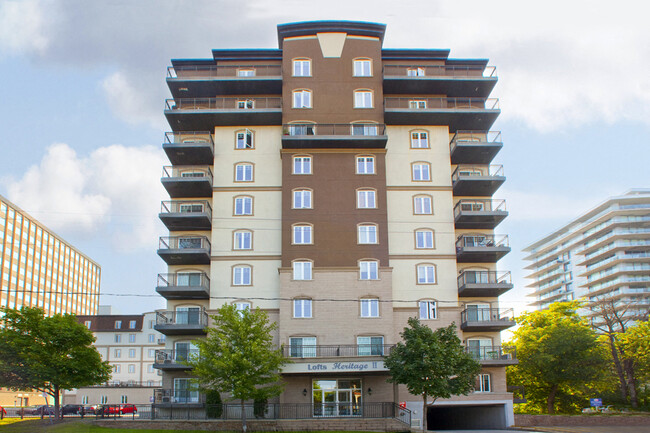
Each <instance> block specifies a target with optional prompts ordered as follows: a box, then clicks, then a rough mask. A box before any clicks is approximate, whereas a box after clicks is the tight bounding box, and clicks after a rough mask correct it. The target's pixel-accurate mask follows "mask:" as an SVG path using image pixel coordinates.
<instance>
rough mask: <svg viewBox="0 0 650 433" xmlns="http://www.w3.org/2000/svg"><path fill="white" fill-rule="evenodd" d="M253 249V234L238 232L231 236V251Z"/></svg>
mask: <svg viewBox="0 0 650 433" xmlns="http://www.w3.org/2000/svg"><path fill="white" fill-rule="evenodd" d="M251 249H253V232H250V231H248V230H239V231H236V232H235V233H234V236H233V250H251Z"/></svg>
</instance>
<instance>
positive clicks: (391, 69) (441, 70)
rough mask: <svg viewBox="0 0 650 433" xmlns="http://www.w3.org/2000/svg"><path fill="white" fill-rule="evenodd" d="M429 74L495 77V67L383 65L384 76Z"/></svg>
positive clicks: (429, 75)
mask: <svg viewBox="0 0 650 433" xmlns="http://www.w3.org/2000/svg"><path fill="white" fill-rule="evenodd" d="M431 76H436V77H438V76H447V77H478V78H480V77H482V78H496V77H497V68H496V67H494V66H481V65H426V66H425V65H422V66H420V65H384V77H408V78H413V79H418V78H425V77H431Z"/></svg>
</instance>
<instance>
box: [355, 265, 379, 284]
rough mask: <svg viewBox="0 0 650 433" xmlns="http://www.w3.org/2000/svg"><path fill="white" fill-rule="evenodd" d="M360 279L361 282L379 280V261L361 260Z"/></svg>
mask: <svg viewBox="0 0 650 433" xmlns="http://www.w3.org/2000/svg"><path fill="white" fill-rule="evenodd" d="M359 279H360V280H378V279H379V262H378V261H377V260H360V261H359Z"/></svg>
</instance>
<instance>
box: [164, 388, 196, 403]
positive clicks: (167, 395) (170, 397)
mask: <svg viewBox="0 0 650 433" xmlns="http://www.w3.org/2000/svg"><path fill="white" fill-rule="evenodd" d="M153 399H154V404H167V403H175V404H203V403H205V394H203V393H199V392H198V391H194V390H187V389H176V390H173V389H155V390H154V393H153Z"/></svg>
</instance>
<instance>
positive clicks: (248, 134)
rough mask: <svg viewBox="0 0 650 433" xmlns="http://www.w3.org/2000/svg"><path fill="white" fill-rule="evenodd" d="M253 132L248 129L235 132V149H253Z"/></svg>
mask: <svg viewBox="0 0 650 433" xmlns="http://www.w3.org/2000/svg"><path fill="white" fill-rule="evenodd" d="M254 136H255V133H254V132H253V131H251V130H250V129H244V130H241V131H236V132H235V149H254V148H255V143H254Z"/></svg>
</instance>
